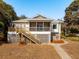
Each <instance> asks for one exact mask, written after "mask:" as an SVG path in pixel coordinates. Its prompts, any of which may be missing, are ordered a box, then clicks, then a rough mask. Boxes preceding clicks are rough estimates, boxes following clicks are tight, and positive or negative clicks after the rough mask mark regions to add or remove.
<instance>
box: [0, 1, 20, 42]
mask: <svg viewBox="0 0 79 59" xmlns="http://www.w3.org/2000/svg"><path fill="white" fill-rule="evenodd" d="M16 19H18V17H17V15H16V13H15V11H14V9H13V7H12V6H11V5H9V4H6V3H5V2H4V1H3V0H0V22H3V23H4V28H3V30H4V31H3V33H4V41H6V42H7V32H8V27H9V26H11V22H12V21H13V20H16Z"/></svg>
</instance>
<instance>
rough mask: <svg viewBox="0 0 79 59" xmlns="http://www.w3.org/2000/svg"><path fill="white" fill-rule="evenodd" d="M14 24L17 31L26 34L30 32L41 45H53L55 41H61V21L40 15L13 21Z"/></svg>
mask: <svg viewBox="0 0 79 59" xmlns="http://www.w3.org/2000/svg"><path fill="white" fill-rule="evenodd" d="M13 24H14V28H15V29H24V30H25V31H26V32H27V31H28V32H30V35H32V36H33V37H34V38H36V39H37V40H38V41H40V42H41V43H51V42H52V41H53V40H60V39H61V38H60V37H61V36H60V35H61V21H59V20H53V19H50V18H47V17H44V16H42V15H38V16H35V17H33V18H27V19H21V20H16V21H13ZM14 37H15V36H14Z"/></svg>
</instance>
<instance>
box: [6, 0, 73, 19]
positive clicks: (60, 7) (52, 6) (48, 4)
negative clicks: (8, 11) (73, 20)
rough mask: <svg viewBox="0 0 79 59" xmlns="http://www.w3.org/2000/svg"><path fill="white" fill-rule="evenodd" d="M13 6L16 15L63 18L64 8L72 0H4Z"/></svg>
mask: <svg viewBox="0 0 79 59" xmlns="http://www.w3.org/2000/svg"><path fill="white" fill-rule="evenodd" d="M5 2H6V3H8V4H10V5H12V6H13V8H14V10H15V12H16V13H17V15H18V16H21V15H25V16H26V17H29V18H30V17H31V18H32V17H34V16H36V15H38V14H40V15H43V16H46V17H48V18H53V19H63V17H64V15H65V9H66V8H67V7H68V6H69V5H70V4H71V2H72V0H5Z"/></svg>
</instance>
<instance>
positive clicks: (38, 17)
mask: <svg viewBox="0 0 79 59" xmlns="http://www.w3.org/2000/svg"><path fill="white" fill-rule="evenodd" d="M33 19H47V17H45V16H42V15H37V16H35V17H33Z"/></svg>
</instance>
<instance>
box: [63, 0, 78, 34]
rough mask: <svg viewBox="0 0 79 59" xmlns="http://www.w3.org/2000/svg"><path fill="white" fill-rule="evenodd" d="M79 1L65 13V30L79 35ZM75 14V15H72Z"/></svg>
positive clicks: (73, 3)
mask: <svg viewBox="0 0 79 59" xmlns="http://www.w3.org/2000/svg"><path fill="white" fill-rule="evenodd" d="M78 10H79V0H75V1H73V2H72V3H71V4H70V6H69V7H67V8H66V10H65V12H66V14H65V17H64V20H65V26H66V27H65V29H66V28H67V29H69V30H70V32H71V33H79V12H78ZM73 12H75V13H74V14H72V13H73Z"/></svg>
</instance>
